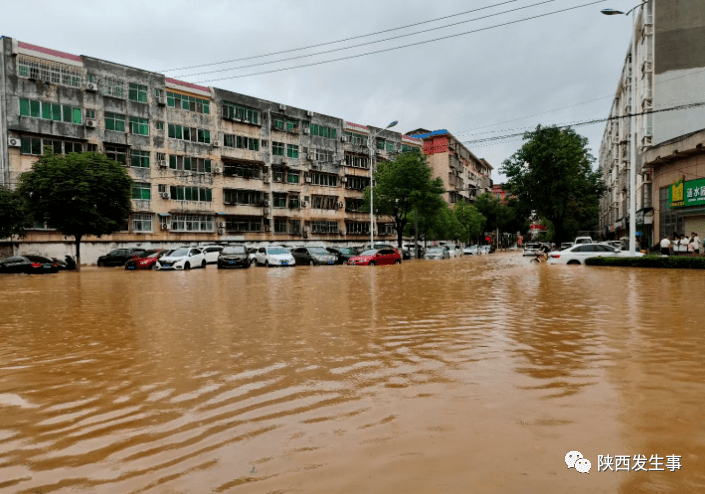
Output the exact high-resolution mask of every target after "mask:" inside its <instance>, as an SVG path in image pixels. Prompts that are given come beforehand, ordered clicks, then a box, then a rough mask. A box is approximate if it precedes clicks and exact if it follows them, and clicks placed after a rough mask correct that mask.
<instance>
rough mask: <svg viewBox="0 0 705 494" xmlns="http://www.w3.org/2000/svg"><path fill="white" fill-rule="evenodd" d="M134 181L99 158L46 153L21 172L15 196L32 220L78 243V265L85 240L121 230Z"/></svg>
mask: <svg viewBox="0 0 705 494" xmlns="http://www.w3.org/2000/svg"><path fill="white" fill-rule="evenodd" d="M132 186H133V182H132V179H131V178H130V176H129V175H128V174H127V171H126V170H125V168H124V167H123V166H121V165H119V164H118V163H116V162H115V161H112V160H110V159H109V158H108V157H107V156H105V155H104V154H100V153H70V154H67V155H60V154H51V153H48V154H45V155H44V156H42V157H41V158H40V159H39V160H38V161H37V162H36V163H34V165H33V166H32V169H31V170H30V171H28V172H26V173H23V174H22V176H21V179H20V185H19V187H18V192H19V193H20V194H21V196H22V197H23V199H24V200H25V203H26V204H27V209H28V212H29V213H30V214H31V215H32V217H33V218H34V219H35V220H36V221H46V222H47V224H48V225H49V226H50V227H52V228H56V229H58V230H60V231H61V232H63V233H64V234H65V235H71V236H73V237H74V238H75V239H76V265H77V268H79V267H80V242H81V238H82V237H83V236H84V235H96V236H101V235H107V234H110V233H113V232H115V231H118V230H121V229H123V228H124V226H125V223H126V222H127V220H128V218H129V215H130V211H131V210H132V202H131V198H132Z"/></svg>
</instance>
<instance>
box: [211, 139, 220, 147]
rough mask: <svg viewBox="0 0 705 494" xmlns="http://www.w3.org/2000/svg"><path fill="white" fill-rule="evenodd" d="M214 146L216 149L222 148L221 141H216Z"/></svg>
mask: <svg viewBox="0 0 705 494" xmlns="http://www.w3.org/2000/svg"><path fill="white" fill-rule="evenodd" d="M212 146H213V147H214V148H219V147H220V141H219V140H217V139H216V140H215V141H213V144H212Z"/></svg>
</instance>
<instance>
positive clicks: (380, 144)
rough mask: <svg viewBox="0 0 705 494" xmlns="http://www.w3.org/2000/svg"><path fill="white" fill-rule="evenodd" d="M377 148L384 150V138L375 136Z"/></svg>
mask: <svg viewBox="0 0 705 494" xmlns="http://www.w3.org/2000/svg"><path fill="white" fill-rule="evenodd" d="M377 149H379V150H380V151H384V139H381V138H377Z"/></svg>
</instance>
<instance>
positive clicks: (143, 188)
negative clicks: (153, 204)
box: [132, 182, 152, 201]
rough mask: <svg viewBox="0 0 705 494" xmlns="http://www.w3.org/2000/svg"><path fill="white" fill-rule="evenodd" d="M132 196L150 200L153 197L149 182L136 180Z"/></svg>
mask: <svg viewBox="0 0 705 494" xmlns="http://www.w3.org/2000/svg"><path fill="white" fill-rule="evenodd" d="M132 198H133V199H140V200H146V201H148V200H149V199H151V198H152V190H151V186H150V185H149V184H143V183H138V182H135V183H134V184H133V185H132Z"/></svg>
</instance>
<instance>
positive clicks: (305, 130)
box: [304, 127, 311, 135]
mask: <svg viewBox="0 0 705 494" xmlns="http://www.w3.org/2000/svg"><path fill="white" fill-rule="evenodd" d="M310 133H311V129H309V128H308V127H304V134H306V135H308V134H310Z"/></svg>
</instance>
